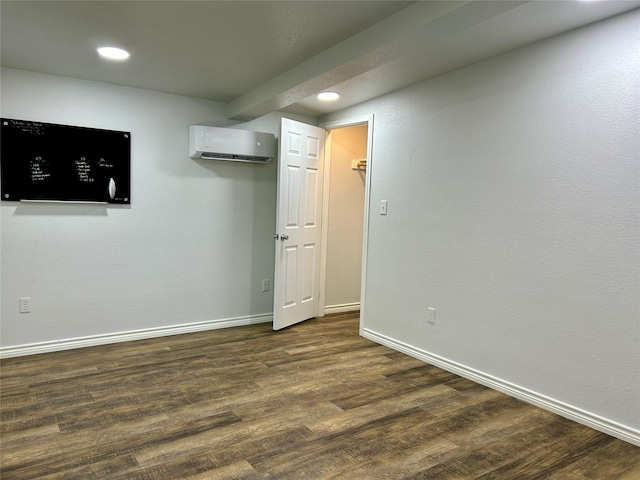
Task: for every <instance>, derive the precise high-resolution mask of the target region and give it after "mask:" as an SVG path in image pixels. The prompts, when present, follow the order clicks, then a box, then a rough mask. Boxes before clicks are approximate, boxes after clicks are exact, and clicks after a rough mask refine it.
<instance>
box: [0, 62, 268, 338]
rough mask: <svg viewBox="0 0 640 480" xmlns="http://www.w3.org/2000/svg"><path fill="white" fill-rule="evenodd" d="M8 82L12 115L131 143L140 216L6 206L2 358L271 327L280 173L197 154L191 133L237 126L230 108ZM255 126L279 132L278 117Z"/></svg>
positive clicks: (47, 80)
mask: <svg viewBox="0 0 640 480" xmlns="http://www.w3.org/2000/svg"><path fill="white" fill-rule="evenodd" d="M1 80H2V83H1V91H0V93H1V107H2V108H1V112H0V113H1V115H2V116H3V117H7V118H18V119H26V120H35V121H42V122H49V123H60V124H68V125H80V126H86V127H95V128H104V129H113V130H125V131H130V132H131V134H132V142H131V154H132V155H131V158H132V160H131V169H132V180H131V182H132V185H131V190H132V193H131V198H132V200H131V206H130V207H118V206H110V207H105V206H86V205H40V204H20V203H17V202H2V205H1V213H2V219H1V230H0V232H1V254H0V255H1V257H0V261H1V270H0V272H1V274H2V279H1V288H2V291H1V293H2V304H1V308H2V339H1V342H2V343H1V345H2V347H12V348H13V347H16V346H25V345H29V344H38V343H40V342H59V341H62V340H68V339H74V338H78V337H93V336H96V335H107V336H110V335H114V334H122V333H123V332H131V331H134V330H141V329H142V330H146V329H162V328H164V327H170V326H176V325H191V324H194V323H198V322H213V323H215V322H216V321H218V320H228V319H242V320H244V321H247V322H251V321H264V320H268V315H271V313H272V311H273V306H272V303H273V302H272V292H271V291H269V292H267V293H262V292H261V281H262V279H265V278H267V279H270V280H271V283H272V279H273V259H274V254H273V252H274V244H273V242H274V240H273V237H272V235H273V229H274V225H275V185H276V168H275V162H272V163H271V164H270V165H267V166H264V165H248V164H238V163H231V162H212V161H194V160H191V159H190V158H189V157H188V154H187V139H188V131H187V126H188V125H189V124H204V125H214V126H215V125H217V126H223V125H225V124H228V123H229V121H228V120H226V117H225V116H224V105H223V104H219V103H215V102H210V101H205V100H198V99H193V98H187V97H180V96H175V95H167V94H162V93H157V92H151V91H145V90H140V89H133V88H126V87H119V86H114V85H108V84H103V83H97V82H87V81H80V80H73V79H69V78H63V77H56V76H50V75H41V74H36V73H30V72H24V71H19V70H11V69H3V70H2V77H1ZM257 122H259V123H260V125H261V126H262V127H264V128H263V130H264V131H270V130H272V131H274V132H277V130H278V125H279V117H278V116H273V117H269V118H265V119H260V120H259V121H257ZM3 161H6V160H5V159H3ZM21 296H30V297H31V299H32V313H29V314H19V313H18V311H19V310H18V299H19V297H21ZM265 314H266V315H267V317H261V315H265ZM5 351H6V348H5Z"/></svg>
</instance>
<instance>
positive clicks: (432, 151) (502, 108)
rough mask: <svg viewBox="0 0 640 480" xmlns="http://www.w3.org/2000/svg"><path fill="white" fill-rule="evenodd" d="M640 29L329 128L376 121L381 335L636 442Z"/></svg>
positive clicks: (584, 34) (371, 277) (585, 39)
mask: <svg viewBox="0 0 640 480" xmlns="http://www.w3.org/2000/svg"><path fill="white" fill-rule="evenodd" d="M639 27H640V12H638V11H635V12H632V13H630V14H627V15H623V16H621V17H617V18H614V19H611V20H608V21H605V22H601V23H597V24H594V25H591V26H588V27H586V28H583V29H580V30H576V31H573V32H569V33H567V34H565V35H561V36H558V37H555V38H552V39H549V40H546V41H543V42H540V43H537V44H534V45H531V46H528V47H525V48H521V49H518V50H515V51H513V52H511V53H508V54H506V55H502V56H499V57H495V58H493V59H490V60H487V61H484V62H480V63H477V64H475V65H472V66H469V67H466V68H463V69H461V70H458V71H455V72H452V73H450V74H447V75H444V76H441V77H439V78H435V79H432V80H430V81H426V82H423V83H420V84H417V85H415V86H412V87H409V88H406V89H403V90H400V91H398V92H396V93H393V94H390V95H387V96H384V97H381V98H379V99H376V100H374V101H371V102H367V103H364V104H362V105H359V106H357V107H354V108H351V109H348V110H345V111H343V112H340V113H338V114H334V115H329V116H327V117H325V118H322V119H321V120H322V121H333V120H338V119H340V118H349V117H353V116H357V115H363V114H371V113H373V114H374V115H375V125H374V141H373V142H374V143H373V162H372V177H373V178H372V183H371V205H372V208H371V212H370V216H369V219H370V225H369V232H370V237H369V240H368V259H367V262H368V263H367V278H366V299H365V312H366V316H365V319H364V327H365V328H366V329H369V330H370V331H372V332H376V333H378V334H380V335H384V336H386V337H388V338H391V339H393V340H394V341H396V342H403V343H405V344H407V345H409V346H411V347H412V348H415V349H417V350H420V351H424V352H429V353H430V354H433V355H439V356H441V357H442V358H444V359H447V360H448V361H450V362H457V363H458V364H461V365H463V366H465V367H467V368H468V369H475V370H477V371H479V372H482V373H483V374H485V375H489V376H494V377H496V378H498V379H501V380H502V381H504V382H510V383H512V384H514V385H518V386H520V387H522V388H525V389H530V390H532V391H534V392H536V393H537V394H538V395H542V396H548V397H550V398H552V399H554V400H555V401H556V402H560V403H562V402H564V403H566V404H568V405H571V406H572V408H574V409H583V410H585V411H587V412H590V414H592V415H594V416H596V417H597V416H601V417H603V418H606V419H607V420H608V421H610V422H619V423H620V424H622V425H624V426H625V427H628V428H631V429H635V432H636V435H637V434H638V432H639V431H640V415H638V412H639V405H638V399H639V398H640V348H638V346H639V345H640V295H639V294H638V293H639V292H638V287H639V285H640V214H639V213H640V210H639V209H640V185H639V183H640V158H639V156H640V135H639V133H640V54H639V53H640V52H639V45H640V28H639ZM382 199H387V200H388V201H389V215H388V216H386V217H381V216H379V215H378V209H377V205H378V204H379V201H380V200H382ZM429 306H430V307H435V308H436V324H435V325H430V324H428V323H427V322H426V309H427V307H429Z"/></svg>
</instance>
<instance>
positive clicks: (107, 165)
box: [98, 157, 113, 168]
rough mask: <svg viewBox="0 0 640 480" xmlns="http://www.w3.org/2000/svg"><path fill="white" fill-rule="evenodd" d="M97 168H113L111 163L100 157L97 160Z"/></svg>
mask: <svg viewBox="0 0 640 480" xmlns="http://www.w3.org/2000/svg"><path fill="white" fill-rule="evenodd" d="M98 166H99V167H102V168H113V163H109V162H107V161H106V160H105V159H104V158H102V157H100V159H99V160H98Z"/></svg>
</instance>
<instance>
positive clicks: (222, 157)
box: [201, 152, 270, 163]
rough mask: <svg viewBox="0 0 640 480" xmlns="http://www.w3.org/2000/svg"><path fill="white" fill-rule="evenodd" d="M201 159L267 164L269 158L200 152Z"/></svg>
mask: <svg viewBox="0 0 640 480" xmlns="http://www.w3.org/2000/svg"><path fill="white" fill-rule="evenodd" d="M201 157H202V158H206V159H207V160H231V161H232V162H254V163H267V162H268V161H269V160H270V158H269V157H256V156H255V155H232V154H230V153H212V152H202V155H201Z"/></svg>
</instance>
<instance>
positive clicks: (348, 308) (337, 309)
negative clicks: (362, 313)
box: [324, 302, 360, 315]
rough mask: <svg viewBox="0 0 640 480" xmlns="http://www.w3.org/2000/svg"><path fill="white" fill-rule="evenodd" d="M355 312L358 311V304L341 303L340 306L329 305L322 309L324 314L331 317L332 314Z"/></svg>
mask: <svg viewBox="0 0 640 480" xmlns="http://www.w3.org/2000/svg"><path fill="white" fill-rule="evenodd" d="M357 310H360V302H357V303H343V304H342V305H330V306H328V307H324V314H325V315H331V314H332V313H345V312H355V311H357Z"/></svg>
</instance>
